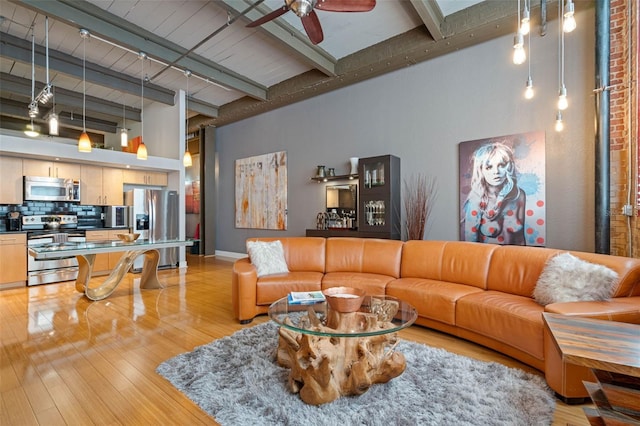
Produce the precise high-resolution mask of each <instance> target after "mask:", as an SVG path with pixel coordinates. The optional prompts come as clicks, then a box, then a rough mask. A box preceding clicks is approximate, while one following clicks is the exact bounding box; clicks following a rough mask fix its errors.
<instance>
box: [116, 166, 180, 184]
mask: <svg viewBox="0 0 640 426" xmlns="http://www.w3.org/2000/svg"><path fill="white" fill-rule="evenodd" d="M123 174H124V183H132V184H138V185H155V186H167V185H168V184H169V176H168V175H167V173H164V172H152V171H148V170H125V171H124V172H123Z"/></svg>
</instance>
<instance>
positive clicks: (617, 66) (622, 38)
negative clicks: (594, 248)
mask: <svg viewBox="0 0 640 426" xmlns="http://www.w3.org/2000/svg"><path fill="white" fill-rule="evenodd" d="M634 4H635V5H634ZM629 8H631V9H632V10H631V12H632V17H633V19H632V22H631V27H632V40H631V46H629V22H628V21H629V19H628V16H627V14H628V13H629ZM638 9H639V8H638V5H637V2H636V0H611V34H610V49H611V60H610V66H609V71H610V85H611V91H610V120H611V121H610V132H611V133H610V144H611V206H610V209H609V211H610V214H611V254H614V255H619V256H631V257H640V219H639V218H638V209H637V208H636V206H637V205H638V204H640V201H639V200H638V192H639V191H640V181H639V180H640V179H638V174H639V159H640V157H639V153H638V100H639V98H638V90H637V84H635V83H634V84H633V85H632V91H630V90H629V84H628V83H629V81H630V80H632V81H634V82H636V81H637V79H638ZM629 49H631V52H632V55H631V67H632V69H631V76H630V75H629ZM629 109H631V114H630V110H629ZM629 135H631V138H629ZM630 140H631V143H629V141H630ZM630 175H631V177H632V179H631V181H630V180H629V176H630ZM629 191H631V194H632V196H633V198H632V200H631V204H632V205H633V206H634V208H635V211H634V216H633V217H631V218H629V217H628V216H625V215H623V214H622V208H623V206H624V205H625V204H627V203H628V194H629ZM632 241H633V244H632V246H633V248H632V249H631V251H632V252H630V248H629V245H630V243H631V242H632Z"/></svg>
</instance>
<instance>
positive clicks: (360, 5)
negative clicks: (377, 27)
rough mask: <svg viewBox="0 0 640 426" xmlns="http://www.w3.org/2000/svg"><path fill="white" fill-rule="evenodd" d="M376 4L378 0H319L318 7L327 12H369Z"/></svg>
mask: <svg viewBox="0 0 640 426" xmlns="http://www.w3.org/2000/svg"><path fill="white" fill-rule="evenodd" d="M375 6H376V0H318V3H317V4H316V6H315V7H316V9H318V10H324V11H327V12H368V11H370V10H372V9H373V8H374V7H375Z"/></svg>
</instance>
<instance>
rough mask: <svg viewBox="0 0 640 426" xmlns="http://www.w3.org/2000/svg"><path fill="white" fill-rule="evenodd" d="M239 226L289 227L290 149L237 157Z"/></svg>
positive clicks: (282, 228) (237, 216) (258, 227)
mask: <svg viewBox="0 0 640 426" xmlns="http://www.w3.org/2000/svg"><path fill="white" fill-rule="evenodd" d="M235 173H236V205H235V212H236V228H253V229H277V230H286V229H287V152H286V151H280V152H274V153H271V154H264V155H258V156H255V157H248V158H242V159H239V160H236V169H235Z"/></svg>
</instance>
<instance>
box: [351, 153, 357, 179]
mask: <svg viewBox="0 0 640 426" xmlns="http://www.w3.org/2000/svg"><path fill="white" fill-rule="evenodd" d="M349 163H351V172H349V174H350V175H357V174H358V157H351V158H349Z"/></svg>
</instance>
